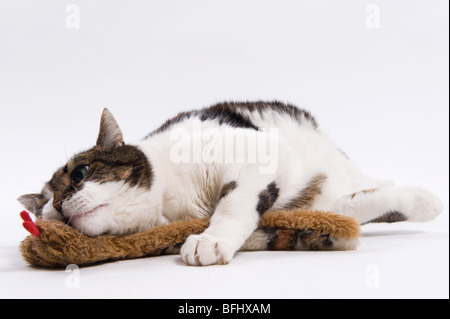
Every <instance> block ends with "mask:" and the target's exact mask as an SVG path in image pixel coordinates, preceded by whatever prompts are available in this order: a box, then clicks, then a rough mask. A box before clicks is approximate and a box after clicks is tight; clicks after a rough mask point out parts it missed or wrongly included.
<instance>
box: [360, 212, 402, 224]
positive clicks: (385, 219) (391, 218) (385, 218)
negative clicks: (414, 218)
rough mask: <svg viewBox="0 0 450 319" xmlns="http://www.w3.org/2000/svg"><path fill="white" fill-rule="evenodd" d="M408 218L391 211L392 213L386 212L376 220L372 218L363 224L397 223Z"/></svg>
mask: <svg viewBox="0 0 450 319" xmlns="http://www.w3.org/2000/svg"><path fill="white" fill-rule="evenodd" d="M407 219H408V218H407V217H406V216H405V214H403V213H400V212H398V211H392V212H388V213H386V214H384V215H382V216H379V217H377V218H374V219H372V220H370V221H368V222H366V223H364V224H369V223H397V222H404V221H406V220H407Z"/></svg>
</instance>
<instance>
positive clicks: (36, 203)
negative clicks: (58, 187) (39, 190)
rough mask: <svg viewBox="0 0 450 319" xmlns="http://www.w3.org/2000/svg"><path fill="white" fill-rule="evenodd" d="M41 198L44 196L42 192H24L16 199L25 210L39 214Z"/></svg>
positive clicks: (41, 204) (41, 205)
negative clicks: (24, 193)
mask: <svg viewBox="0 0 450 319" xmlns="http://www.w3.org/2000/svg"><path fill="white" fill-rule="evenodd" d="M43 199H44V196H43V195H42V194H26V195H22V196H20V197H19V198H18V199H17V200H18V201H19V202H20V203H21V204H22V205H23V206H24V207H25V209H26V210H28V211H30V212H32V213H33V214H35V215H40V213H41V212H42V207H43V204H44V203H43ZM44 205H45V204H44Z"/></svg>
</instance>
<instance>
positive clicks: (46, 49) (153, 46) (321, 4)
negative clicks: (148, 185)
mask: <svg viewBox="0 0 450 319" xmlns="http://www.w3.org/2000/svg"><path fill="white" fill-rule="evenodd" d="M70 3H71V2H69V1H59V0H58V1H57V0H54V1H31V0H28V1H13V0H2V1H1V2H0V107H1V113H0V137H1V139H0V143H1V146H0V149H1V156H0V168H1V174H0V176H1V177H0V181H1V189H0V200H1V202H3V205H4V206H3V209H2V210H1V212H0V214H1V215H0V297H3V298H8V297H57V298H65V297H75V298H77V297H97V298H101V297H138V298H139V297H142V298H336V297H340V298H383V297H384V298H402V297H405V298H422V297H439V298H444V297H445V298H448V296H449V277H448V276H449V245H448V244H449V237H448V233H449V231H448V229H449V219H448V203H449V196H448V192H449V170H448V168H449V146H448V145H449V114H448V113H449V94H448V86H449V74H448V71H449V62H448V61H449V60H448V56H449V51H448V36H449V35H448V27H449V17H448V10H449V8H448V5H449V4H448V1H447V0H433V1H425V0H422V1H411V0H408V1H406V0H404V1H400V0H396V1H385V0H383V1H382V0H379V1H378V0H376V1H374V3H375V4H376V5H377V6H378V8H379V10H380V15H379V17H380V25H379V28H369V27H368V25H367V24H366V20H367V18H368V16H369V15H370V14H371V12H366V8H367V6H368V5H369V4H370V3H371V2H369V1H356V0H341V1H332V0H329V1H325V0H320V1H299V0H297V1H287V0H282V1H280V0H277V1H275V0H272V1H267V0H252V1H248V0H245V1H242V0H239V1H238V0H231V1H230V0H226V1H225V0H223V1H212V0H210V1H182V0H178V1H166V0H165V1H163V0H161V1H81V0H80V1H74V2H73V3H74V4H76V5H77V6H78V8H79V17H80V20H79V21H80V23H79V28H69V27H68V25H67V24H66V19H67V17H68V16H69V15H70V12H69V13H67V12H66V6H67V5H68V4H70ZM69 26H70V24H69ZM258 99H268V100H271V99H278V100H281V101H287V102H291V103H293V104H297V105H299V106H301V107H304V108H306V109H308V110H310V111H311V112H312V113H313V114H314V115H315V116H316V118H317V119H318V121H319V123H320V125H321V128H322V130H323V131H325V132H327V133H328V134H329V135H330V136H331V137H332V138H333V139H334V140H335V141H336V142H337V144H338V145H339V146H340V148H342V149H343V150H344V151H345V152H346V153H347V154H348V155H349V156H350V157H351V158H352V159H353V160H354V161H355V162H356V163H357V164H358V165H359V166H360V167H361V168H362V169H363V170H364V171H365V172H367V173H368V174H370V175H374V176H378V177H380V178H389V179H394V180H396V181H397V183H398V184H411V185H418V186H422V187H425V188H428V189H429V190H431V191H433V192H435V193H436V194H437V195H438V196H440V197H441V199H442V200H443V202H444V204H445V210H444V213H443V214H442V215H441V216H439V217H438V218H437V219H436V220H435V221H433V222H431V223H427V224H409V223H403V224H393V225H369V226H364V227H363V237H362V238H361V245H360V247H359V248H358V250H356V251H351V252H289V253H283V252H258V253H238V254H237V256H236V257H235V259H234V260H233V261H232V262H231V264H229V265H227V266H212V267H207V268H197V267H187V266H184V264H183V263H182V262H181V261H180V259H179V258H178V257H177V256H165V257H157V258H150V259H139V260H133V261H123V262H116V263H111V264H104V265H99V266H95V267H88V268H82V269H81V270H80V272H79V273H78V275H79V280H80V281H79V288H69V287H68V286H67V279H68V278H72V277H69V275H70V273H67V272H65V271H64V270H62V271H49V270H41V269H35V268H31V267H29V266H27V265H26V264H25V262H24V261H22V259H21V257H20V255H19V253H18V250H17V247H18V244H19V242H20V241H21V240H22V239H23V238H24V237H25V236H26V235H27V233H26V232H25V230H23V229H22V226H21V221H20V219H19V216H18V213H19V212H20V210H21V206H20V205H19V204H18V203H17V202H16V201H15V199H16V198H17V197H18V196H19V195H21V194H23V193H30V192H38V191H39V190H40V189H41V186H42V184H43V182H45V181H47V180H48V179H50V177H51V174H52V173H53V171H54V170H55V169H56V168H57V167H59V166H60V165H62V164H64V162H65V161H66V160H67V159H68V158H69V157H70V156H72V155H73V154H74V153H76V152H79V151H81V150H84V149H86V148H88V147H90V146H91V145H93V143H94V142H95V139H96V134H97V131H98V122H99V117H100V114H101V110H102V109H103V108H104V107H108V108H109V109H110V110H111V111H112V112H113V114H114V115H115V117H116V118H117V119H118V121H119V123H120V125H121V127H122V130H123V132H124V135H125V138H126V141H128V142H133V141H137V140H138V139H140V138H142V137H143V136H145V135H146V134H147V133H149V132H150V131H151V130H153V129H155V128H157V127H158V126H159V125H160V124H162V122H163V121H165V120H166V119H167V118H168V117H171V116H174V115H175V114H176V113H177V112H179V111H183V110H188V109H193V108H199V107H204V106H208V105H210V104H213V103H215V102H219V101H222V100H258ZM69 286H70V285H69Z"/></svg>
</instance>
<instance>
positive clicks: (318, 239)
mask: <svg viewBox="0 0 450 319" xmlns="http://www.w3.org/2000/svg"><path fill="white" fill-rule="evenodd" d="M20 216H21V217H22V219H23V226H24V227H25V229H27V230H28V231H29V232H30V234H31V235H29V236H27V237H26V238H25V239H24V240H23V241H22V242H21V243H20V246H19V250H20V252H21V254H22V256H23V258H24V259H25V261H27V262H28V263H29V264H30V265H33V266H40V267H45V268H63V267H66V266H68V265H70V264H76V265H78V266H87V265H92V264H98V263H102V262H109V261H116V260H123V259H132V258H141V257H150V256H158V255H161V254H169V253H177V252H178V251H179V248H180V247H181V244H182V243H183V242H184V241H185V240H186V239H187V237H188V236H189V235H192V234H200V233H202V232H203V231H204V230H205V229H206V228H207V227H208V225H209V219H208V218H204V219H194V220H189V221H178V222H173V223H171V224H168V225H162V226H158V227H155V228H152V229H149V230H147V231H144V232H140V233H135V234H130V235H122V236H114V235H100V236H96V237H89V236H86V235H84V234H82V233H81V232H80V231H78V230H77V229H75V228H73V227H71V226H69V225H67V224H65V223H63V222H59V221H44V220H42V219H40V218H38V219H36V221H35V222H33V221H32V219H31V218H30V217H29V215H28V213H26V212H22V213H21V214H20ZM359 236H360V228H359V223H358V222H357V221H356V220H355V219H353V218H351V217H346V216H342V215H337V214H332V213H326V212H318V211H307V210H292V211H273V212H266V213H265V214H263V216H262V217H261V220H260V223H259V227H258V229H257V230H256V231H255V232H254V233H253V234H252V235H251V236H250V238H249V239H248V240H247V241H246V242H245V244H244V245H243V246H242V248H241V250H247V251H249V250H351V249H356V247H357V245H358V242H359V241H358V238H359Z"/></svg>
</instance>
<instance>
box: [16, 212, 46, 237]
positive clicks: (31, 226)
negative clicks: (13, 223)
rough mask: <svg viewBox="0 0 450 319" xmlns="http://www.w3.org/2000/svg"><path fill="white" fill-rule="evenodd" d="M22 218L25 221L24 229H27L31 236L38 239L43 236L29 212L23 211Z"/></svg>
mask: <svg viewBox="0 0 450 319" xmlns="http://www.w3.org/2000/svg"><path fill="white" fill-rule="evenodd" d="M20 218H22V220H23V223H22V226H23V228H25V229H26V230H27V231H28V232H29V233H30V234H31V235H33V236H36V237H38V236H39V235H40V234H41V232H40V231H39V228H37V226H36V224H35V223H34V222H33V220H32V219H31V217H30V214H28V212H26V211H22V212H21V213H20Z"/></svg>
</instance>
